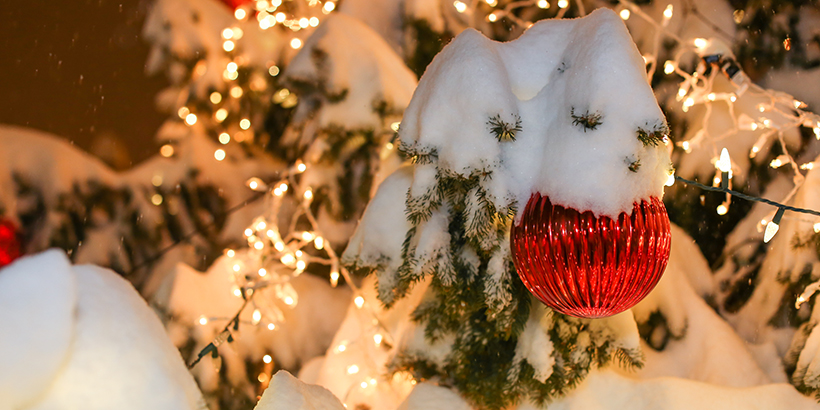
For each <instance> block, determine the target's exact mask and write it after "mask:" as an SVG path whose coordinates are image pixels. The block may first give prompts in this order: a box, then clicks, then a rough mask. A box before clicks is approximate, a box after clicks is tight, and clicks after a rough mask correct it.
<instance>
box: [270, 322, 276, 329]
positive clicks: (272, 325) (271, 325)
mask: <svg viewBox="0 0 820 410" xmlns="http://www.w3.org/2000/svg"><path fill="white" fill-rule="evenodd" d="M273 329H276V325H274V324H273V323H268V330H273Z"/></svg>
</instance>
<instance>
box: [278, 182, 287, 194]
mask: <svg viewBox="0 0 820 410" xmlns="http://www.w3.org/2000/svg"><path fill="white" fill-rule="evenodd" d="M279 189H280V190H281V191H282V192H288V184H286V183H284V182H283V183H282V184H281V185H279Z"/></svg>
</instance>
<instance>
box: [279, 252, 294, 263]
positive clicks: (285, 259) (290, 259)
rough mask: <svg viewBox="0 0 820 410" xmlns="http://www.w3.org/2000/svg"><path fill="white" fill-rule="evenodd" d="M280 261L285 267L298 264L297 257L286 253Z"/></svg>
mask: <svg viewBox="0 0 820 410" xmlns="http://www.w3.org/2000/svg"><path fill="white" fill-rule="evenodd" d="M279 260H280V261H281V262H282V263H283V264H285V265H292V264H293V262H296V257H295V256H293V254H292V253H286V254H285V255H284V256H282V257H281V258H280V259H279Z"/></svg>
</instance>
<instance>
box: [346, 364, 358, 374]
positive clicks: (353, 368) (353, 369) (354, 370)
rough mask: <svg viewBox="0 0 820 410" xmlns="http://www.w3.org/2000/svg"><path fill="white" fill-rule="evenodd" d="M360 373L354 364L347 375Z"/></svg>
mask: <svg viewBox="0 0 820 410" xmlns="http://www.w3.org/2000/svg"><path fill="white" fill-rule="evenodd" d="M358 372H359V366H356V365H355V364H352V365H350V366H348V367H347V374H356V373H358Z"/></svg>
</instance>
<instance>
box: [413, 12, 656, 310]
mask: <svg viewBox="0 0 820 410" xmlns="http://www.w3.org/2000/svg"><path fill="white" fill-rule="evenodd" d="M667 133H668V130H667V127H666V121H665V118H664V116H663V114H662V112H661V110H660V108H659V107H658V104H657V102H656V100H655V97H654V95H653V93H652V90H651V89H650V87H649V85H648V84H647V80H646V71H645V64H644V61H643V59H642V57H641V55H640V53H639V52H638V50H637V48H636V46H635V44H634V43H633V42H632V40H631V38H630V36H629V33H628V32H627V30H626V27H625V26H624V24H623V21H622V20H621V19H620V18H618V16H617V15H616V14H615V13H614V12H612V11H611V10H607V9H598V10H596V11H594V12H593V13H591V14H590V15H588V16H587V17H584V18H580V19H574V20H544V21H541V22H538V23H536V24H535V25H533V26H532V27H530V28H529V29H528V30H527V31H526V32H525V33H524V34H523V35H522V36H521V37H520V38H519V39H517V40H514V41H511V42H508V43H498V42H494V41H492V40H489V39H487V38H486V37H484V36H482V35H481V34H479V33H478V32H477V31H474V30H466V31H464V32H463V33H462V34H460V35H459V36H458V37H456V38H455V39H454V40H453V41H452V42H451V43H450V44H449V45H448V46H447V47H445V49H444V50H443V51H442V52H441V53H440V54H439V55H438V56H437V57H436V58H435V59H434V60H433V62H432V63H431V65H430V66H429V67H428V69H427V71H426V72H425V74H424V76H423V77H422V79H421V80H420V82H419V87H418V89H417V90H416V93H415V94H414V97H413V100H412V101H411V103H410V105H409V106H408V108H407V110H406V111H405V116H404V120H403V122H402V124H401V127H400V131H399V136H400V142H401V145H402V148H403V149H405V150H406V151H407V152H410V153H429V155H431V156H434V157H435V159H436V161H437V166H438V167H439V168H447V169H449V170H450V171H451V172H454V173H456V174H461V175H465V176H467V175H473V174H475V173H476V172H485V173H490V174H492V178H487V179H486V181H485V182H482V183H481V184H482V185H483V187H482V188H484V189H485V190H486V192H487V193H488V197H489V198H490V199H491V201H492V202H493V203H494V205H495V206H496V209H505V208H507V207H509V206H511V205H513V204H517V205H518V206H517V208H518V209H519V212H518V214H517V215H516V218H515V221H514V224H513V225H514V227H513V229H512V232H511V248H512V253H513V259H514V262H515V265H516V269H517V271H518V273H519V276H521V279H522V281H523V282H524V283H525V285H527V287H528V288H529V289H530V291H531V292H532V293H533V294H535V295H536V296H537V297H538V298H539V299H540V300H542V301H543V302H544V303H546V304H547V305H549V306H551V307H553V308H554V309H556V310H558V311H559V312H562V313H566V314H571V315H575V316H581V317H604V316H609V315H613V314H616V313H618V312H621V311H623V310H626V309H628V308H630V307H631V306H633V305H634V304H635V303H637V302H638V301H640V300H641V299H642V298H643V297H645V296H646V294H648V293H649V291H650V290H651V289H652V288H653V287H654V286H655V284H657V282H658V280H659V279H660V275H661V274H662V273H663V270H664V269H665V267H666V261H667V260H668V257H669V240H670V234H669V220H668V217H667V215H666V210H665V208H664V207H663V203H662V202H661V201H660V198H661V197H662V196H663V187H664V184H665V183H666V182H667V181H668V180H669V178H670V176H671V174H672V166H671V161H670V158H669V152H668V148H667V146H668V143H669V141H668V136H667ZM525 204H526V206H525Z"/></svg>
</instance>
